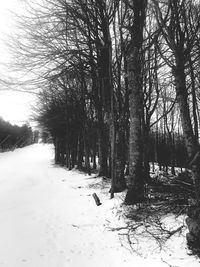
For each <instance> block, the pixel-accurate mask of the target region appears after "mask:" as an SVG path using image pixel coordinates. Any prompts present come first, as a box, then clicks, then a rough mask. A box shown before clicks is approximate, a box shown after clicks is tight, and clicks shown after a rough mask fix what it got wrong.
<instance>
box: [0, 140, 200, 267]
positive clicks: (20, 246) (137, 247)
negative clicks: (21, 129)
mask: <svg viewBox="0 0 200 267" xmlns="http://www.w3.org/2000/svg"><path fill="white" fill-rule="evenodd" d="M108 189H109V185H108V182H107V181H106V180H104V179H102V178H95V177H94V176H87V175H85V174H83V173H80V172H78V171H67V170H66V169H64V168H61V167H58V166H55V165H54V164H53V148H52V146H51V145H43V144H36V145H32V146H29V147H25V148H22V149H17V150H15V151H13V152H6V153H1V154H0V266H4V267H23V266H28V267H85V266H87V267H93V266H95V267H111V266H112V267H119V266H120V267H123V266H124V267H128V266H141V267H146V266H148V267H149V266H154V267H158V266H159V267H164V266H176V267H178V266H179V267H184V266H187V267H188V266H191V267H197V266H199V264H200V263H199V262H200V260H199V259H198V258H197V257H195V256H193V255H190V254H191V253H190V251H189V250H188V249H187V246H186V241H185V234H186V232H187V229H186V227H185V223H184V220H185V217H184V215H177V214H170V213H167V214H166V213H163V212H162V210H161V209H159V208H158V206H156V207H155V210H154V214H155V216H149V214H150V213H151V212H152V210H148V209H145V211H146V212H141V210H144V207H140V208H138V207H126V206H124V205H123V199H124V194H125V192H124V193H120V194H116V195H115V198H114V199H110V198H109V194H108ZM93 193H96V194H97V195H98V196H99V198H100V201H101V203H102V205H100V206H97V205H96V204H95V201H94V198H93V196H92V195H93ZM151 209H152V207H151ZM155 211H157V212H155ZM144 214H146V215H145V216H144ZM141 216H142V218H141ZM158 226H159V227H158Z"/></svg>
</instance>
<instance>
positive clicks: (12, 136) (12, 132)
mask: <svg viewBox="0 0 200 267" xmlns="http://www.w3.org/2000/svg"><path fill="white" fill-rule="evenodd" d="M32 139H33V132H32V129H31V128H30V127H29V126H27V125H23V126H17V125H12V124H10V123H9V122H7V121H5V120H3V119H2V118H0V152H3V151H7V150H13V149H15V148H18V147H24V146H27V145H30V144H32V142H33V140H32Z"/></svg>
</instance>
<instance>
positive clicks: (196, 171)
mask: <svg viewBox="0 0 200 267" xmlns="http://www.w3.org/2000/svg"><path fill="white" fill-rule="evenodd" d="M177 61H178V62H177V65H176V68H175V69H174V76H175V86H176V93H177V102H178V105H179V109H180V116H181V124H182V128H183V135H184V138H185V143H186V149H187V153H188V156H189V160H190V166H191V169H192V178H193V182H194V185H195V191H196V198H197V202H200V157H199V147H198V144H197V141H196V139H195V135H194V133H193V129H192V123H191V117H190V110H189V105H188V101H187V88H186V81H185V73H184V64H183V63H182V62H181V59H178V60H177Z"/></svg>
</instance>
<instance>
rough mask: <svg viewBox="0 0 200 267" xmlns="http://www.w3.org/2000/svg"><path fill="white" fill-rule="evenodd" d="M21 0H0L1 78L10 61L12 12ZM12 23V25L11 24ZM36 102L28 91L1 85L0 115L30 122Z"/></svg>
mask: <svg viewBox="0 0 200 267" xmlns="http://www.w3.org/2000/svg"><path fill="white" fill-rule="evenodd" d="M20 6H21V5H20V1H19V0H0V79H1V78H2V77H3V76H4V75H5V74H4V73H5V67H3V66H2V63H4V62H7V61H9V59H10V55H9V51H8V50H7V49H6V45H5V41H6V38H7V37H6V34H10V33H12V32H13V30H14V27H13V20H12V13H11V12H10V11H13V12H17V10H19V9H20ZM11 24H12V26H11ZM33 103H34V96H33V95H31V94H28V93H20V92H16V91H15V92H14V91H13V92H12V91H10V90H9V91H6V90H2V88H1V85H0V117H3V118H4V119H5V120H7V121H10V122H11V123H13V124H19V125H21V124H23V123H26V122H28V120H29V118H30V116H31V109H30V105H33Z"/></svg>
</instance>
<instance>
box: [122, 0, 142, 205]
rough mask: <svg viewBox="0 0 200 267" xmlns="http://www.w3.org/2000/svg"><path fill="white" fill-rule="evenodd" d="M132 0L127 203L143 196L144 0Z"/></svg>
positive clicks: (137, 200) (128, 60) (128, 59)
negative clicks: (142, 74)
mask: <svg viewBox="0 0 200 267" xmlns="http://www.w3.org/2000/svg"><path fill="white" fill-rule="evenodd" d="M132 2H133V11H134V21H133V25H132V32H131V34H132V39H131V43H130V47H129V56H128V58H127V62H128V82H129V92H130V95H129V108H130V135H129V179H128V184H127V186H128V192H127V195H126V198H125V203H126V204H127V205H130V204H135V203H138V202H141V201H142V200H143V199H144V180H143V170H142V140H141V128H142V116H143V101H142V95H143V91H142V79H141V69H142V68H141V65H142V42H143V28H144V21H145V8H146V1H145V0H135V1H132Z"/></svg>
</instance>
